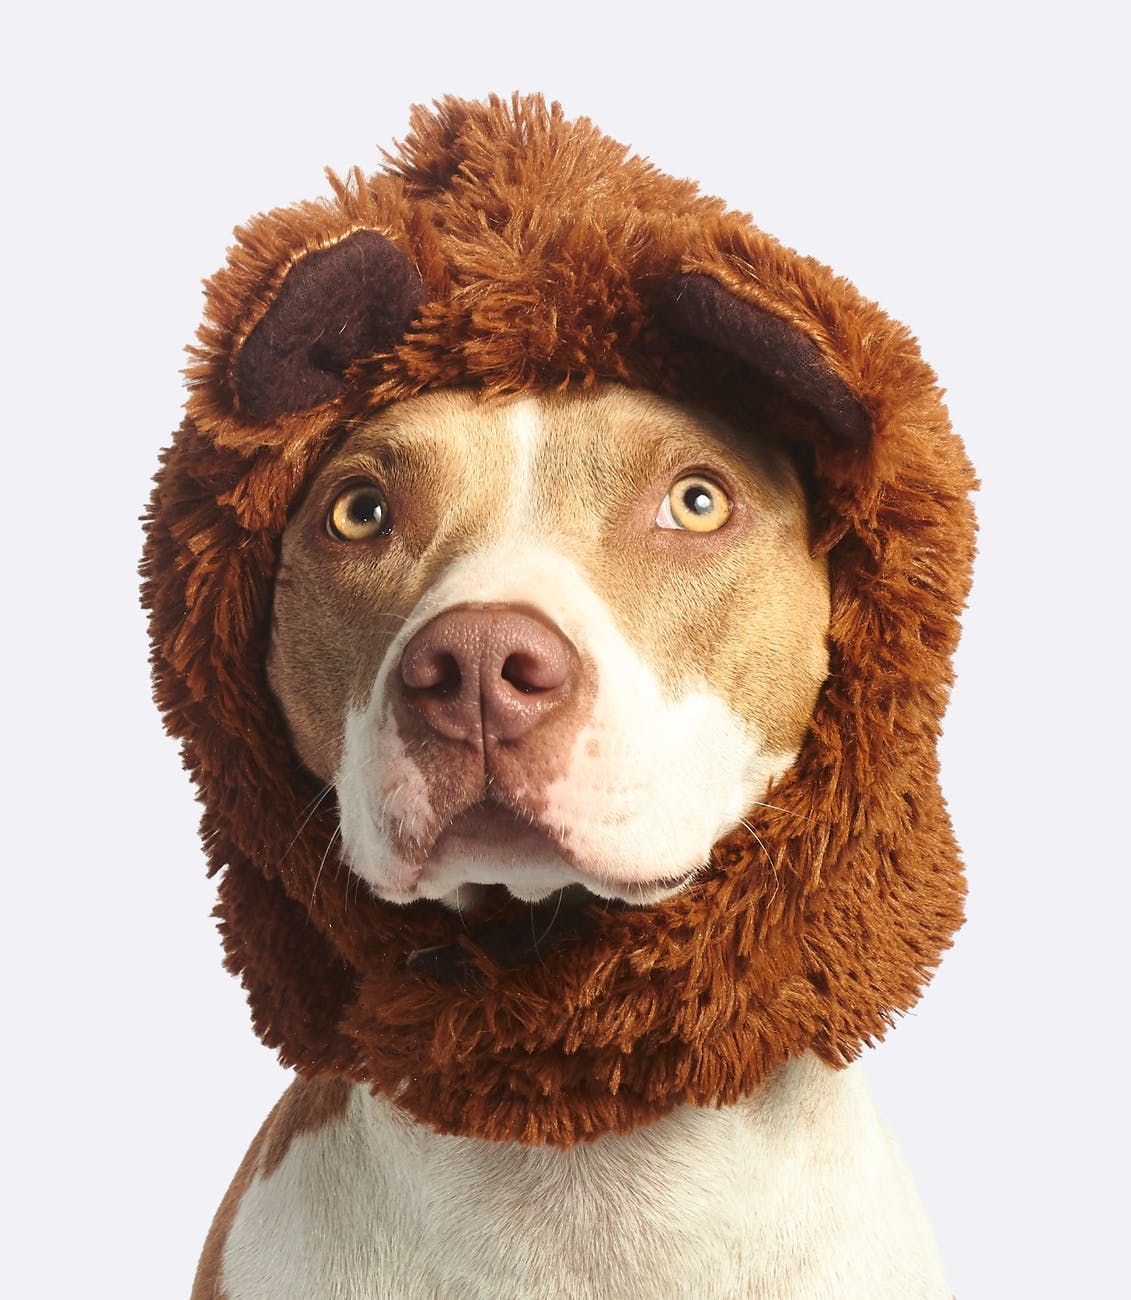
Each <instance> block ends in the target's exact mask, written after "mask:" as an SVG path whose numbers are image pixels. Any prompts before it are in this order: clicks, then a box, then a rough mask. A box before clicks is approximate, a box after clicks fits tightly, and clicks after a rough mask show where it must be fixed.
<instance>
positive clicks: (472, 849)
mask: <svg viewBox="0 0 1131 1300" xmlns="http://www.w3.org/2000/svg"><path fill="white" fill-rule="evenodd" d="M699 869H700V868H699V866H698V865H697V866H696V867H695V868H693V869H692V870H689V871H687V872H685V873H682V874H680V875H679V876H677V877H665V878H653V879H643V880H630V881H623V880H613V879H609V878H607V877H604V876H602V874H601V872H600V870H599V868H597V867H593V868H590V867H589V866H588V864H579V863H575V862H571V861H569V860H568V859H567V857H566V856H565V853H564V852H563V850H562V849H561V848H560V846H558V845H557V844H556V843H555V842H554V840H553V839H552V838H551V836H550V835H549V834H548V833H547V832H545V831H543V830H541V829H540V828H539V827H537V826H535V825H533V824H531V823H530V822H529V821H527V820H524V819H523V818H521V817H519V816H518V815H517V814H515V813H513V812H511V811H509V810H508V809H505V808H502V807H499V806H497V805H494V804H486V803H480V804H476V805H474V806H473V807H471V808H469V809H466V810H465V811H464V812H462V813H460V814H459V816H457V817H456V818H454V819H453V821H452V822H451V823H450V824H449V825H448V826H447V827H446V828H445V829H444V830H443V831H442V832H441V834H440V835H439V836H438V837H437V839H436V842H435V844H433V846H432V848H431V850H430V851H429V853H428V855H427V857H426V858H425V859H424V861H423V863H422V865H421V869H420V874H419V876H418V878H417V879H416V880H415V882H414V883H413V884H412V885H411V886H409V887H408V888H404V887H401V888H397V887H396V886H390V885H386V884H381V883H378V882H377V881H373V880H371V881H370V884H371V887H372V889H373V891H374V893H375V894H376V895H377V896H378V897H379V898H382V899H384V900H385V901H386V902H391V903H402V904H403V903H411V902H416V901H417V900H420V899H432V900H438V901H440V902H442V903H445V904H446V905H447V906H449V907H452V908H455V909H458V910H460V911H466V910H469V909H471V908H473V907H474V905H475V903H476V902H477V900H478V898H479V897H480V895H481V893H482V892H483V891H484V890H486V889H488V888H490V887H492V886H502V887H503V888H504V889H506V890H507V892H508V893H510V894H511V895H512V896H513V897H515V898H518V899H521V900H522V901H523V902H529V903H541V902H545V901H546V900H552V901H553V902H554V903H555V905H557V904H558V903H561V902H562V901H563V900H565V901H567V902H568V901H574V900H584V899H585V898H586V897H589V898H598V899H603V900H605V901H616V902H620V903H629V904H636V905H638V906H644V905H648V904H652V903H657V902H660V901H662V900H663V899H665V898H669V897H670V896H671V895H673V894H675V893H678V892H679V891H680V890H681V889H683V888H684V887H685V886H686V885H687V884H688V882H689V881H690V880H691V879H692V878H693V877H694V876H695V875H696V874H698V871H699Z"/></svg>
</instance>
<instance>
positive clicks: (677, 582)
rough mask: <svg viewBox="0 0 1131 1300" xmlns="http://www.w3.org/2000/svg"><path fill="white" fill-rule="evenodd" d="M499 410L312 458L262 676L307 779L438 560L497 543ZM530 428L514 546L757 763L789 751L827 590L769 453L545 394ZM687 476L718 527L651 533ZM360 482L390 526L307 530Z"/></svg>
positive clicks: (797, 504)
mask: <svg viewBox="0 0 1131 1300" xmlns="http://www.w3.org/2000/svg"><path fill="white" fill-rule="evenodd" d="M508 405H509V404H508V403H506V402H485V401H483V400H482V399H481V398H479V397H477V396H476V395H475V394H469V393H463V392H459V391H454V392H445V393H440V394H434V395H429V396H426V397H422V398H417V399H414V400H412V401H409V402H405V403H402V404H401V405H399V406H397V407H395V408H393V409H392V410H391V411H390V412H389V413H388V414H387V415H382V416H380V417H378V418H377V419H376V420H374V421H372V422H370V423H369V424H367V425H366V426H365V427H364V428H362V429H360V430H358V431H357V432H356V433H354V434H353V435H352V436H351V437H350V438H349V439H348V440H347V441H346V442H345V443H344V444H343V446H342V447H341V448H340V449H339V450H338V451H337V452H336V453H335V454H334V455H332V456H331V457H329V458H328V459H327V461H326V462H325V464H324V465H323V466H322V468H321V470H320V472H319V474H318V475H317V477H316V478H315V480H314V482H313V485H312V487H311V490H310V492H309V493H308V495H307V498H306V500H305V502H304V503H303V506H302V508H301V509H300V510H299V512H298V514H297V516H296V517H295V519H294V520H293V521H292V523H291V524H290V525H289V526H288V528H287V531H286V533H285V534H284V538H283V558H282V563H281V565H280V568H279V577H278V580H277V583H276V595H275V617H274V630H273V636H272V642H271V655H270V660H269V671H270V680H271V685H272V688H273V690H274V691H275V693H276V695H277V696H278V698H279V699H280V701H281V703H282V705H283V708H284V712H285V713H286V716H287V719H288V722H289V724H290V727H291V732H292V735H293V737H294V740H295V744H296V748H297V749H298V751H299V753H300V754H301V755H302V756H303V758H304V760H305V761H306V763H307V765H308V766H309V767H310V768H311V770H312V771H313V772H314V773H315V774H316V775H317V776H319V777H320V778H321V779H323V780H329V779H331V777H332V775H333V773H334V771H335V770H336V768H337V765H338V762H339V760H340V756H341V755H340V747H341V739H342V736H341V723H342V719H343V718H344V715H345V711H346V708H347V707H348V705H349V704H350V703H351V702H352V701H354V700H357V699H360V698H361V697H362V696H363V695H364V692H365V690H366V689H367V688H368V686H369V684H370V683H371V682H372V680H373V678H374V677H375V675H376V672H377V669H378V666H379V664H380V662H381V660H382V658H383V657H384V655H385V652H386V650H387V648H388V646H389V643H390V641H391V640H392V639H393V637H394V636H395V635H396V633H397V631H398V630H399V628H400V626H401V624H402V621H403V620H404V619H406V618H407V617H408V616H409V614H410V613H411V611H412V609H413V607H414V605H415V604H416V602H417V601H418V600H419V599H420V597H421V595H422V593H423V592H424V591H425V590H426V589H427V588H428V587H429V586H430V585H431V584H432V583H433V582H434V581H435V580H436V578H437V576H438V575H439V574H440V573H441V572H442V571H443V570H444V568H445V567H446V566H447V565H448V564H449V563H450V562H451V561H452V560H453V559H454V558H455V557H457V556H459V555H461V554H465V553H467V552H469V551H472V550H475V549H479V548H482V547H485V546H487V545H489V544H491V543H492V542H498V541H500V540H502V539H504V538H505V537H507V536H508V532H509V530H513V529H514V521H513V519H512V516H511V512H510V505H511V504H512V503H510V502H509V500H508V498H509V495H510V493H511V490H512V475H513V460H514V452H513V448H512V447H511V445H510V442H509V439H508V436H507V434H506V430H505V426H504V424H503V419H504V415H505V413H506V410H507V407H508ZM541 415H542V420H543V421H544V425H545V430H544V438H543V441H542V445H541V446H540V448H539V450H538V455H537V458H536V460H535V462H534V464H533V465H532V467H531V469H532V484H533V490H532V495H531V498H530V500H529V502H528V503H525V513H524V517H523V520H522V522H521V526H520V527H519V528H518V529H517V533H516V535H517V536H518V537H520V538H528V539H531V540H534V539H536V540H538V541H539V542H540V544H542V545H546V546H550V547H554V548H556V549H560V550H561V551H562V552H563V553H564V554H567V555H568V556H570V558H571V559H573V560H574V561H575V562H576V563H577V564H578V565H579V566H580V567H581V569H582V570H583V571H584V572H585V574H586V576H587V577H588V579H589V580H590V581H591V583H592V585H593V587H594V589H595V590H596V592H597V593H598V594H599V595H600V596H601V597H602V598H603V599H604V600H605V601H606V602H607V603H608V605H609V606H610V608H611V609H612V610H614V611H615V613H616V616H617V621H618V623H619V625H620V627H621V628H622V630H623V632H624V635H625V636H626V637H627V639H628V640H629V641H630V642H631V643H632V644H633V646H634V648H635V649H636V650H637V651H638V653H639V654H640V656H641V657H642V658H643V659H644V660H645V661H646V662H648V663H649V664H651V666H652V667H653V668H654V670H655V672H656V674H657V676H658V677H659V678H660V680H661V681H662V682H663V683H664V684H665V686H667V687H668V689H669V690H670V691H671V692H672V694H673V695H676V694H678V693H679V692H680V690H681V689H682V690H686V689H687V688H688V687H689V685H690V684H693V683H697V682H703V683H706V684H707V685H708V687H709V688H710V689H711V690H713V691H714V692H715V693H716V694H718V695H719V696H720V697H721V698H722V699H724V700H726V701H727V702H728V703H729V704H730V705H731V706H732V707H733V708H734V709H735V710H736V711H737V712H738V713H739V714H741V716H742V717H744V718H745V719H746V720H747V721H748V722H749V723H751V724H752V725H753V726H755V727H756V728H757V729H758V731H759V733H760V734H761V736H762V737H763V738H765V740H766V742H767V744H768V745H769V747H770V748H772V749H774V750H777V751H792V750H795V749H796V747H797V746H798V745H799V744H800V741H801V738H802V735H803V734H804V730H805V728H806V726H807V725H808V722H809V717H810V714H811V712H812V708H813V703H814V700H815V699H816V694H817V691H818V689H819V687H820V685H821V682H822V681H823V679H824V675H825V671H826V667H827V653H826V649H825V629H826V626H827V622H828V582H827V576H826V566H825V562H824V560H823V558H816V559H815V558H813V557H812V556H810V554H809V552H808V521H807V517H806V511H805V503H804V499H803V495H802V492H801V488H800V485H799V483H798V481H797V476H796V473H795V472H794V471H793V469H792V467H791V466H790V465H789V463H788V460H787V459H786V457H785V456H784V454H783V453H782V451H781V450H780V449H776V448H772V447H769V446H767V445H764V444H763V445H760V444H759V443H758V441H757V438H756V436H753V437H752V436H749V435H748V436H747V437H746V438H745V439H744V438H741V437H740V436H739V435H737V434H736V433H735V432H734V431H733V430H730V429H728V428H727V427H726V426H725V425H724V424H723V423H722V422H721V421H719V420H717V419H712V418H709V417H707V416H695V415H692V414H690V413H688V412H687V411H685V410H684V409H682V408H680V407H677V406H675V405H674V404H672V403H670V402H664V401H662V400H660V399H658V398H655V397H652V396H651V395H648V394H642V393H634V392H631V391H629V390H626V389H622V388H619V387H606V388H603V389H601V390H600V391H598V392H592V391H588V392H584V393H580V394H565V395H561V396H559V397H556V398H554V399H552V400H550V401H548V402H546V403H544V405H543V406H542V408H541ZM689 470H699V471H702V472H708V473H714V474H715V475H717V476H718V477H719V478H720V479H721V480H723V481H724V484H725V485H726V486H728V487H729V491H730V495H731V498H732V501H733V505H734V513H733V515H732V517H731V518H730V520H729V521H728V523H727V525H726V526H725V528H723V529H720V530H719V532H718V533H711V534H691V533H679V532H676V531H673V530H665V529H661V528H659V527H657V525H656V523H655V517H656V512H657V509H658V507H659V505H660V503H661V502H662V501H663V499H664V497H665V496H666V494H667V491H668V489H669V487H670V486H671V484H672V483H673V482H674V481H675V480H677V479H678V478H679V477H680V476H681V475H683V474H684V473H687V472H688V471H689ZM358 478H364V479H371V480H373V481H375V482H376V483H378V485H379V486H381V487H382V488H383V489H384V490H385V492H386V494H387V497H388V499H389V503H390V508H391V511H392V518H393V521H394V524H393V529H392V532H391V534H390V535H389V536H388V537H380V538H376V539H373V540H372V541H369V542H363V543H344V542H341V541H338V540H335V539H333V538H332V537H330V536H329V535H328V534H327V529H326V525H325V520H326V517H327V515H328V513H329V510H330V506H331V504H332V502H333V501H334V499H335V498H336V497H337V495H338V494H339V493H340V492H341V490H342V489H343V487H344V486H346V485H348V484H349V483H350V482H351V481H352V480H355V479H358ZM752 575H760V576H759V577H757V579H756V580H755V581H752V580H751V577H752ZM580 649H581V650H582V651H584V647H580Z"/></svg>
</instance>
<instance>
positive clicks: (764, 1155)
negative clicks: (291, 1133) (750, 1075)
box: [222, 1061, 949, 1300]
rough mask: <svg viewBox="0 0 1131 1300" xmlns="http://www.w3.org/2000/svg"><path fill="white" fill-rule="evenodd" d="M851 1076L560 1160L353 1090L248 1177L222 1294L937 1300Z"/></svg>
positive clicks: (911, 1204) (875, 1126)
mask: <svg viewBox="0 0 1131 1300" xmlns="http://www.w3.org/2000/svg"><path fill="white" fill-rule="evenodd" d="M855 1076H856V1071H854V1070H848V1071H842V1072H838V1073H835V1074H834V1073H833V1072H832V1071H829V1070H827V1069H825V1068H824V1067H823V1066H821V1065H819V1064H817V1063H816V1062H815V1061H802V1062H798V1063H796V1064H795V1065H792V1066H790V1067H788V1069H786V1070H785V1071H783V1072H782V1075H781V1076H780V1077H779V1079H778V1080H777V1081H776V1082H775V1083H774V1084H773V1085H771V1086H769V1087H768V1088H766V1089H764V1090H763V1093H762V1094H760V1095H759V1096H758V1097H757V1098H755V1099H753V1100H751V1101H748V1102H744V1103H742V1104H740V1105H738V1106H734V1107H729V1108H724V1109H721V1110H708V1109H698V1108H693V1107H683V1108H681V1109H679V1110H677V1111H675V1112H673V1113H672V1114H671V1115H669V1116H667V1117H666V1118H664V1119H662V1120H660V1121H658V1122H656V1123H655V1124H652V1125H649V1126H646V1127H644V1128H641V1129H639V1130H637V1131H635V1132H633V1133H631V1134H629V1135H627V1136H625V1137H615V1136H608V1137H604V1138H601V1139H600V1140H598V1141H596V1142H593V1143H589V1144H584V1145H581V1146H578V1147H575V1148H574V1149H572V1150H571V1151H568V1152H561V1151H557V1150H553V1149H549V1148H529V1147H518V1146H514V1145H510V1144H499V1143H488V1142H482V1141H478V1140H476V1139H470V1138H455V1137H443V1136H438V1135H436V1134H434V1133H433V1132H431V1131H430V1130H428V1129H426V1128H424V1127H422V1126H420V1125H417V1124H415V1123H414V1122H412V1121H411V1120H410V1119H409V1118H408V1117H407V1116H405V1115H404V1113H403V1112H400V1111H398V1110H397V1109H396V1108H395V1107H394V1106H392V1105H390V1104H389V1103H388V1102H386V1101H384V1100H382V1099H380V1098H372V1097H370V1096H369V1095H368V1094H367V1093H366V1092H365V1091H364V1090H363V1089H355V1090H354V1092H353V1095H352V1097H351V1098H350V1101H349V1104H348V1107H347V1109H346V1111H345V1114H344V1115H343V1116H342V1117H341V1119H340V1120H339V1121H337V1122H336V1123H333V1124H331V1125H327V1126H325V1127H322V1128H320V1129H317V1130H316V1131H312V1132H307V1133H302V1134H299V1135H298V1136H295V1137H294V1138H293V1140H291V1142H290V1144H289V1146H288V1147H287V1149H286V1154H285V1156H284V1158H283V1159H282V1161H281V1162H280V1163H279V1164H278V1165H277V1167H275V1168H273V1169H272V1171H271V1172H270V1173H269V1174H267V1175H266V1176H264V1175H263V1173H262V1172H260V1173H258V1174H256V1175H255V1176H254V1177H253V1178H252V1179H251V1181H250V1184H249V1186H248V1187H247V1190H246V1191H245V1193H244V1195H243V1197H242V1200H241V1202H240V1204H239V1206H238V1208H237V1209H236V1213H235V1217H234V1219H233V1222H232V1225H231V1228H230V1231H229V1233H228V1238H227V1242H226V1245H225V1248H224V1252H223V1262H222V1286H223V1292H222V1294H223V1295H224V1296H225V1297H226V1300H253V1298H254V1300H258V1298H259V1297H263V1296H267V1295H270V1296H272V1297H273V1300H300V1297H301V1298H302V1300H330V1298H331V1297H334V1298H335V1300H376V1298H377V1297H382V1298H385V1297H387V1298H388V1300H434V1298H439V1297H443V1298H444V1300H472V1297H476V1298H478V1297H483V1298H484V1300H486V1298H487V1297H490V1300H520V1298H525V1297H531V1298H533V1297H538V1298H539V1300H554V1298H556V1297H561V1298H562V1300H565V1298H567V1297H568V1300H590V1298H592V1300H598V1297H599V1298H600V1300H622V1298H623V1300H628V1298H629V1297H642V1296H648V1297H657V1298H658V1300H662V1298H666V1297H670V1298H671V1300H676V1298H677V1297H678V1298H680V1300H692V1298H694V1300H723V1298H724V1297H727V1298H731V1297H736V1296H751V1297H754V1296H758V1297H763V1296H764V1297H774V1298H775V1300H816V1298H817V1297H829V1300H832V1298H833V1297H837V1300H846V1298H847V1297H852V1296H860V1297H861V1298H863V1297H868V1300H883V1297H892V1300H895V1298H896V1297H899V1300H906V1298H907V1297H909V1296H922V1297H934V1296H936V1295H938V1296H946V1295H949V1291H948V1290H947V1288H946V1284H945V1281H944V1279H943V1276H942V1272H941V1268H940V1267H939V1264H938V1258H937V1253H936V1252H935V1248H934V1244H933V1242H932V1240H931V1236H930V1232H929V1229H928V1228H927V1226H926V1223H925V1221H924V1219H923V1216H922V1211H921V1210H920V1208H919V1205H918V1202H917V1198H916V1196H915V1193H914V1189H913V1187H912V1186H911V1185H910V1181H909V1178H908V1176H907V1174H906V1171H905V1169H904V1167H903V1165H902V1162H901V1160H900V1159H899V1156H898V1153H897V1152H896V1151H895V1149H894V1147H893V1146H892V1144H891V1141H890V1139H889V1138H888V1136H887V1134H886V1133H885V1131H884V1130H883V1128H882V1126H881V1125H880V1124H879V1122H878V1120H877V1118H876V1115H875V1112H874V1110H873V1109H872V1107H871V1104H870V1102H869V1100H868V1098H867V1095H866V1093H865V1092H864V1089H863V1085H862V1083H861V1081H860V1080H859V1079H858V1078H857V1077H855Z"/></svg>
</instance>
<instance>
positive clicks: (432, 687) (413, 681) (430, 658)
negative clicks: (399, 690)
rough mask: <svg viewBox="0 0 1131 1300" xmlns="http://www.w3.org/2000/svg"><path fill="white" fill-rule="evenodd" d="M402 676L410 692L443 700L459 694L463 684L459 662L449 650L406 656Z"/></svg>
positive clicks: (402, 665)
mask: <svg viewBox="0 0 1131 1300" xmlns="http://www.w3.org/2000/svg"><path fill="white" fill-rule="evenodd" d="M401 676H402V678H403V679H404V684H405V685H406V686H407V687H409V689H410V690H413V691H419V692H421V693H426V694H429V695H435V696H439V697H440V698H443V699H446V698H447V697H449V696H451V695H456V694H458V693H459V688H460V686H461V685H462V684H463V673H462V672H461V671H460V666H459V660H458V659H457V658H456V657H455V655H454V654H451V653H450V652H449V651H447V650H430V651H429V650H425V651H424V652H423V653H417V654H414V655H412V656H406V658H405V659H404V660H403V661H402V664H401Z"/></svg>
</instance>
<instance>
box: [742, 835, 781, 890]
mask: <svg viewBox="0 0 1131 1300" xmlns="http://www.w3.org/2000/svg"><path fill="white" fill-rule="evenodd" d="M739 821H740V822H741V823H742V826H743V828H744V829H745V830H746V831H748V832H749V833H750V834H751V835H752V836H753V837H754V839H755V841H756V842H757V844H758V847H759V848H760V849H761V850H762V852H763V853H764V854H765V856H766V861H767V862H768V863H769V864H770V870H771V871H772V872H773V873H774V892H773V893H772V894H771V895H770V897H769V898H768V899H767V900H766V906H767V907H769V905H770V904H771V903H772V902H773V901H774V899H775V898H777V896H778V891H779V889H780V888H781V878H780V877H779V875H778V866H777V863H776V862H775V861H774V859H773V856H772V854H771V853H770V850H769V849H768V848H766V845H765V844H764V843H763V841H762V837H761V836H760V835H759V834H758V832H757V831H756V830H755V829H754V827H753V826H751V825H750V823H749V822H748V821H745V820H744V819H742V818H739Z"/></svg>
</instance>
